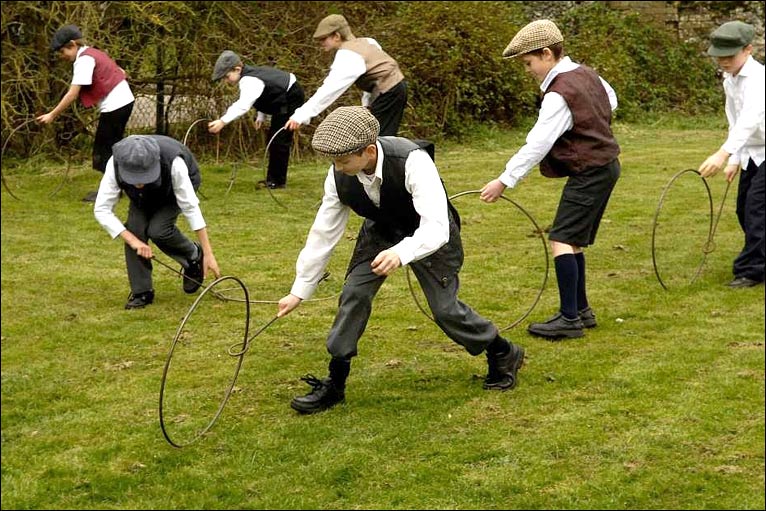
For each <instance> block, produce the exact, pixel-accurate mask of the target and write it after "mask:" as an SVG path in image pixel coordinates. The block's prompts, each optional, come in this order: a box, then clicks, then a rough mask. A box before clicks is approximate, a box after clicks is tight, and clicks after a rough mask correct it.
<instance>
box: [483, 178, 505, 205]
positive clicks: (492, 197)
mask: <svg viewBox="0 0 766 511" xmlns="http://www.w3.org/2000/svg"><path fill="white" fill-rule="evenodd" d="M505 188H506V186H505V185H504V184H503V182H502V181H500V180H499V179H493V180H492V181H490V182H489V183H487V184H485V185H484V188H482V189H481V195H479V198H480V199H481V200H483V201H484V202H495V201H496V200H497V199H499V198H500V196H501V195H502V194H503V192H504V191H505Z"/></svg>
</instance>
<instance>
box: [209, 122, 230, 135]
mask: <svg viewBox="0 0 766 511" xmlns="http://www.w3.org/2000/svg"><path fill="white" fill-rule="evenodd" d="M224 126H226V123H225V122H223V121H222V120H221V119H216V120H215V121H210V122H209V123H207V130H208V131H209V132H210V133H218V132H219V131H221V130H222V129H223V127H224Z"/></svg>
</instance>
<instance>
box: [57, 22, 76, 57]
mask: <svg viewBox="0 0 766 511" xmlns="http://www.w3.org/2000/svg"><path fill="white" fill-rule="evenodd" d="M75 39H82V32H80V29H79V28H77V25H64V26H63V27H61V28H60V29H58V30H56V33H55V34H53V39H51V50H53V51H57V50H58V49H60V48H61V47H62V46H64V45H65V44H66V43H68V42H69V41H74V40H75Z"/></svg>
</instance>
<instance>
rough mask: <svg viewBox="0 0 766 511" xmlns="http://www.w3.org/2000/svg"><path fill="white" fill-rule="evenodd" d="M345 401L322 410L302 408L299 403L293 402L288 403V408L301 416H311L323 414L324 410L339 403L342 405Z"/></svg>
mask: <svg viewBox="0 0 766 511" xmlns="http://www.w3.org/2000/svg"><path fill="white" fill-rule="evenodd" d="M344 401H345V399H343V400H341V401H338V402H337V403H333V404H331V405H330V406H327V407H324V408H304V407H302V406H301V405H300V404H299V403H296V402H295V401H290V408H292V409H293V410H295V411H296V412H298V413H300V414H303V415H311V414H313V413H319V412H324V411H325V410H329V409H330V408H332V407H333V406H335V405H338V404H340V403H343V402H344Z"/></svg>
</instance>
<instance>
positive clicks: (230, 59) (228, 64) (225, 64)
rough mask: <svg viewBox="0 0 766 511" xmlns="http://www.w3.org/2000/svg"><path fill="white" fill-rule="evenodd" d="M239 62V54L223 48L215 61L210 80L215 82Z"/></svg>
mask: <svg viewBox="0 0 766 511" xmlns="http://www.w3.org/2000/svg"><path fill="white" fill-rule="evenodd" d="M240 62H242V60H241V59H240V58H239V55H237V54H236V53H234V52H233V51H231V50H223V51H222V52H221V54H220V55H219V56H218V60H216V61H215V67H214V68H213V76H212V78H211V80H213V81H214V82H217V81H218V80H220V79H221V78H223V77H224V76H226V73H228V72H229V71H231V70H232V69H234V66H237V65H239V63H240Z"/></svg>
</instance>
